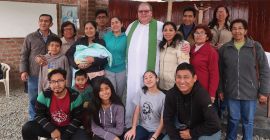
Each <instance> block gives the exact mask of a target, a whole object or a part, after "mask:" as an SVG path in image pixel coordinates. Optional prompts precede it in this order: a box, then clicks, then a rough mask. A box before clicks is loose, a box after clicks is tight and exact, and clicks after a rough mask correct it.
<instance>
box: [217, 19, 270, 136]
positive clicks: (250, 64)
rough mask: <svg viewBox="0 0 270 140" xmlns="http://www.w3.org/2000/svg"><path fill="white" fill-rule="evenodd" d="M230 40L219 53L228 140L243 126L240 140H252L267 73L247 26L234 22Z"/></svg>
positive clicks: (269, 73) (264, 59) (263, 57)
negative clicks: (258, 103) (226, 111)
mask: <svg viewBox="0 0 270 140" xmlns="http://www.w3.org/2000/svg"><path fill="white" fill-rule="evenodd" d="M230 28H231V31H232V35H233V39H232V40H231V41H230V42H228V43H226V44H224V45H223V47H221V48H220V49H219V55H220V85H221V86H220V87H221V92H222V93H223V94H224V96H225V99H226V101H227V107H228V123H227V124H228V125H227V132H226V133H227V136H226V139H227V140H235V139H236V138H237V129H238V124H239V122H240V121H241V123H242V133H243V140H252V138H253V126H254V116H255V112H256V105H257V99H259V102H260V103H266V102H267V96H268V93H270V86H269V85H270V69H269V65H268V61H267V57H266V55H265V52H264V50H263V48H262V46H261V44H260V43H259V42H257V41H254V40H252V39H250V38H248V37H247V36H246V35H247V32H248V23H247V22H246V21H245V20H243V19H235V20H234V21H232V24H231V27H230Z"/></svg>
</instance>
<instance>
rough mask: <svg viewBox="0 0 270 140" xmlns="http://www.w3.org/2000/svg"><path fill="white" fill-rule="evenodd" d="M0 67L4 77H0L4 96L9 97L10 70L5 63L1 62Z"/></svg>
mask: <svg viewBox="0 0 270 140" xmlns="http://www.w3.org/2000/svg"><path fill="white" fill-rule="evenodd" d="M1 66H2V67H1V69H2V70H3V73H4V77H3V79H0V82H1V83H4V86H5V91H6V97H9V71H10V66H9V65H8V64H5V63H1Z"/></svg>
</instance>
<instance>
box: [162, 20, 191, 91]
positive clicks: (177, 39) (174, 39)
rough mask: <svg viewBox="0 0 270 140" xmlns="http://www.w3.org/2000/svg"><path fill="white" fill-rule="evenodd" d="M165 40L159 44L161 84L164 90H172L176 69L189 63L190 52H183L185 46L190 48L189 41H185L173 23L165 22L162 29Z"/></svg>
mask: <svg viewBox="0 0 270 140" xmlns="http://www.w3.org/2000/svg"><path fill="white" fill-rule="evenodd" d="M162 32H163V39H162V41H161V42H160V44H159V48H160V57H159V58H160V60H159V61H160V62H159V63H160V68H159V69H160V75H159V78H160V83H159V87H160V88H161V89H163V90H169V89H171V88H172V87H173V86H174V84H175V76H174V75H175V70H176V67H177V66H178V65H179V64H181V63H183V62H187V63H189V49H188V52H183V51H182V50H181V49H182V48H183V46H185V47H188V48H190V45H189V43H188V42H187V41H184V40H183V38H182V36H181V35H180V34H177V33H176V25H175V24H174V23H173V22H165V23H164V25H163V28H162Z"/></svg>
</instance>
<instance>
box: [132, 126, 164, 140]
mask: <svg viewBox="0 0 270 140" xmlns="http://www.w3.org/2000/svg"><path fill="white" fill-rule="evenodd" d="M153 134H154V132H149V131H147V130H146V129H145V128H143V127H142V126H140V125H137V127H136V137H135V140H149V139H150V138H151V137H152V135H153ZM163 137H164V135H163V134H162V133H161V134H160V135H159V136H158V137H157V140H162V138H163Z"/></svg>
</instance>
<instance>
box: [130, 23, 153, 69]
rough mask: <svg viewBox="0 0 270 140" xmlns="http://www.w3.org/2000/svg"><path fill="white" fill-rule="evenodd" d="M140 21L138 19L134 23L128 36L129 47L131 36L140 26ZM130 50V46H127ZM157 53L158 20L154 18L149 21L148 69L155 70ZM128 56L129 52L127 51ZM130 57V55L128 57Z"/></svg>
mask: <svg viewBox="0 0 270 140" xmlns="http://www.w3.org/2000/svg"><path fill="white" fill-rule="evenodd" d="M138 24H139V21H138V20H136V21H134V23H133V24H132V26H131V28H130V31H129V33H128V36H127V45H128V47H129V44H130V41H131V37H132V35H133V33H134V31H135V29H136V27H137V26H138ZM127 52H128V48H127ZM156 54H157V21H156V20H155V19H152V20H151V21H150V23H149V34H148V59H147V70H153V71H155V65H156ZM127 56H128V53H127ZM127 58H128V57H127Z"/></svg>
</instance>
